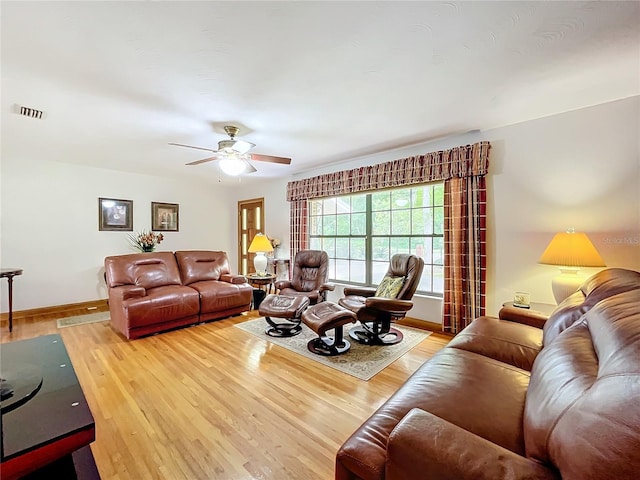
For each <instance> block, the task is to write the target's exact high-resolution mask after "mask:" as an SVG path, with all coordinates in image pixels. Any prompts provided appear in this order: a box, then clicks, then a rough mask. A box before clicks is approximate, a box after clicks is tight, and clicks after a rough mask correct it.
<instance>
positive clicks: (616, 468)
mask: <svg viewBox="0 0 640 480" xmlns="http://www.w3.org/2000/svg"><path fill="white" fill-rule="evenodd" d="M639 305H640V290H639V289H636V290H631V291H628V292H625V293H621V294H619V295H615V296H612V297H610V298H607V299H605V300H602V301H600V302H599V303H598V304H596V305H595V306H594V307H593V308H592V309H591V310H589V312H587V313H586V314H585V315H583V316H582V317H581V319H580V320H579V321H577V322H576V323H574V324H573V325H572V326H571V327H569V328H567V329H566V330H564V331H563V332H562V333H560V334H559V335H558V336H557V337H556V338H555V340H554V341H553V342H551V343H550V344H548V345H545V347H544V349H543V350H542V352H541V353H540V355H539V356H538V358H537V359H536V361H535V363H534V367H533V370H532V372H531V383H530V387H529V392H528V394H527V401H526V408H525V423H524V429H525V441H526V450H527V455H528V456H531V457H533V458H535V459H537V460H541V461H548V462H552V463H553V464H554V465H555V466H556V467H557V468H558V469H559V470H560V472H561V473H562V478H563V479H576V480H578V479H580V480H587V479H600V478H625V479H626V478H629V479H631V478H637V473H638V472H640V455H638V452H640V408H639V407H638V405H639V404H638V399H639V398H640V308H639V307H638V306H639ZM577 459H578V460H579V461H576V460H577Z"/></svg>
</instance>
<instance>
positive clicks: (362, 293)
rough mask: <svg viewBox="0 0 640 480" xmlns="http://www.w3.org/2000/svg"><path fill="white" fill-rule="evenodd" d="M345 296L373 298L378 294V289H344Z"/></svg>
mask: <svg viewBox="0 0 640 480" xmlns="http://www.w3.org/2000/svg"><path fill="white" fill-rule="evenodd" d="M343 294H344V296H345V297H346V296H347V295H356V296H358V297H373V296H374V295H375V294H376V289H375V288H371V287H344V291H343Z"/></svg>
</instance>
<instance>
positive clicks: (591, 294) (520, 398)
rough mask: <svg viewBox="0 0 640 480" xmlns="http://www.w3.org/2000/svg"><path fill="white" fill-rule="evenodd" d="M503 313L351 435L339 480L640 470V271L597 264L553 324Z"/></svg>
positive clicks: (475, 327)
mask: <svg viewBox="0 0 640 480" xmlns="http://www.w3.org/2000/svg"><path fill="white" fill-rule="evenodd" d="M501 316H502V317H503V319H498V318H492V317H481V318H478V319H476V320H474V321H473V322H472V324H471V325H469V326H468V327H467V328H465V329H464V330H463V331H462V332H460V333H459V334H458V335H457V336H456V337H455V338H454V339H453V340H452V341H451V342H450V343H449V345H448V346H447V347H445V348H444V349H442V350H441V351H440V352H438V353H437V354H436V355H434V356H433V357H432V358H431V359H430V360H428V361H427V362H425V363H424V364H423V365H422V366H421V367H420V368H419V369H418V370H417V371H416V372H415V373H414V375H412V376H411V377H410V378H409V379H408V380H407V381H406V382H405V384H404V385H403V386H402V387H400V389H399V390H398V391H397V392H396V393H395V394H394V395H393V396H392V397H391V398H389V400H387V402H386V403H384V404H383V405H382V406H381V407H380V408H379V409H378V410H377V411H376V412H375V413H374V414H373V415H372V416H371V417H370V418H369V419H368V420H367V421H366V422H365V423H364V424H363V425H362V426H361V427H360V428H359V429H358V430H357V431H356V432H355V433H354V434H353V435H352V436H351V437H350V438H349V439H348V440H347V441H346V442H345V443H344V444H343V445H342V447H341V448H340V450H339V451H338V454H337V457H336V479H339V480H347V479H367V480H369V479H377V480H381V479H386V480H397V479H407V480H408V479H438V480H453V479H456V480H457V479H473V480H483V479H484V480H499V479H514V480H515V479H522V480H524V479H548V480H550V479H565V480H596V479H598V480H605V479H616V480H622V479H624V480H632V479H637V478H639V475H640V273H638V272H634V271H631V270H625V269H607V270H603V271H601V272H599V273H597V274H596V275H594V276H593V277H591V278H590V279H589V280H587V281H586V282H585V283H584V284H583V285H582V287H581V288H580V289H579V290H578V291H576V293H574V294H573V295H572V296H570V297H569V298H567V299H566V300H565V301H563V302H562V303H561V304H560V305H559V306H558V307H557V308H556V309H555V311H554V313H553V314H552V315H551V316H550V318H549V320H548V321H547V322H546V323H545V324H544V329H540V328H536V327H533V326H529V325H525V324H522V323H517V321H521V320H523V317H526V314H522V315H514V316H513V318H507V317H508V316H509V312H508V311H505V312H501ZM525 323H527V322H525Z"/></svg>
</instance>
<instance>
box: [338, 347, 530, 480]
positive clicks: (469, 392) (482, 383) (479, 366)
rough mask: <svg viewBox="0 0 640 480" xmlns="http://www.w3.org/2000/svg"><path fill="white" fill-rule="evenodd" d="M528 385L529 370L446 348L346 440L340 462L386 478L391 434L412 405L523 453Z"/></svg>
mask: <svg viewBox="0 0 640 480" xmlns="http://www.w3.org/2000/svg"><path fill="white" fill-rule="evenodd" d="M528 384H529V372H527V371H525V370H522V369H520V368H517V367H514V366H512V365H507V364H505V363H502V362H498V361H496V360H493V359H491V358H488V357H484V356H482V355H478V354H477V353H473V352H469V351H465V350H461V349H458V348H444V349H443V350H441V351H440V352H438V353H437V354H436V355H434V357H433V358H432V359H431V360H429V361H428V362H426V363H425V364H423V365H422V366H421V367H420V368H419V369H418V370H417V371H416V373H414V374H413V375H412V376H411V378H410V379H409V380H407V382H406V383H405V384H404V385H403V386H402V387H400V389H399V390H398V391H397V392H396V393H395V394H394V395H393V396H392V397H391V398H390V399H389V400H388V401H387V402H386V403H385V404H384V405H382V407H380V408H379V409H378V411H376V412H375V413H374V414H373V415H372V416H371V417H370V418H369V420H367V421H366V422H365V423H364V424H363V425H362V426H361V427H360V428H359V429H358V430H357V431H356V432H355V433H354V434H353V435H352V436H351V437H350V438H349V439H348V440H347V441H346V442H345V443H344V445H343V446H342V447H341V449H340V451H339V452H338V456H337V461H338V462H339V463H341V464H343V465H344V467H345V468H346V470H348V471H350V472H352V473H354V474H355V475H357V476H358V477H360V478H363V479H367V480H368V479H382V478H384V469H385V461H386V447H387V441H388V439H389V435H390V434H391V432H392V430H393V429H394V428H395V427H396V425H397V424H398V423H399V422H400V420H402V418H403V417H404V416H405V415H406V414H407V413H408V412H409V411H410V410H411V409H413V408H419V409H422V410H424V411H426V412H430V413H432V414H434V415H437V416H438V417H440V418H443V419H445V420H447V421H449V422H451V423H453V424H454V425H457V426H459V427H461V428H464V429H466V430H469V431H470V432H472V433H475V434H476V435H479V436H481V437H483V438H486V439H487V440H489V441H492V442H494V443H497V444H498V445H501V446H502V447H504V448H507V449H508V450H511V451H513V452H515V453H518V454H520V455H522V454H523V453H524V437H523V432H522V420H523V411H524V401H525V393H526V390H527V386H528ZM424 434H425V435H429V432H424Z"/></svg>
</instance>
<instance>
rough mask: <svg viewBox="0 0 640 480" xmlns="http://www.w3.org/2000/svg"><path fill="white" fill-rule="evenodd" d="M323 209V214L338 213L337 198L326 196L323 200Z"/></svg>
mask: <svg viewBox="0 0 640 480" xmlns="http://www.w3.org/2000/svg"><path fill="white" fill-rule="evenodd" d="M322 209H323V212H322V214H323V215H331V214H335V213H336V199H335V198H325V199H324V200H323V201H322Z"/></svg>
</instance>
